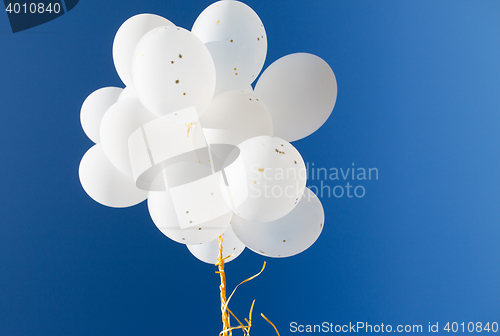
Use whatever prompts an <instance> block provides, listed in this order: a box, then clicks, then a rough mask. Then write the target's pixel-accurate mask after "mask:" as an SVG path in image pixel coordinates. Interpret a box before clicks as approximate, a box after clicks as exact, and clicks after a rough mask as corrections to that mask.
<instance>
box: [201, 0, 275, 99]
mask: <svg viewBox="0 0 500 336" xmlns="http://www.w3.org/2000/svg"><path fill="white" fill-rule="evenodd" d="M192 32H193V34H195V35H196V36H198V37H199V38H200V39H201V40H202V41H203V43H205V45H206V46H207V48H208V50H209V51H210V54H211V55H212V58H213V60H214V63H215V69H216V72H217V89H216V94H219V93H222V92H224V91H229V90H244V89H245V88H246V87H248V85H249V84H251V83H252V82H253V81H254V80H255V79H256V78H257V76H258V75H259V73H260V71H261V70H262V67H263V66H264V62H265V60H266V53H267V37H266V31H265V29H264V25H263V24H262V21H261V20H260V18H259V16H258V15H257V14H256V13H255V12H254V11H253V9H251V8H250V7H248V6H247V5H245V4H244V3H242V2H239V1H218V2H215V3H213V4H211V5H210V6H208V7H207V8H206V9H205V10H204V11H203V12H202V13H201V14H200V16H198V18H197V19H196V22H195V23H194V25H193V28H192Z"/></svg>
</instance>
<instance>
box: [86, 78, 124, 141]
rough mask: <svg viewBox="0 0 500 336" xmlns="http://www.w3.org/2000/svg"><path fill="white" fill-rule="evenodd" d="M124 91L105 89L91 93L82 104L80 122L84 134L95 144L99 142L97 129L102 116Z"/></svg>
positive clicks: (113, 88)
mask: <svg viewBox="0 0 500 336" xmlns="http://www.w3.org/2000/svg"><path fill="white" fill-rule="evenodd" d="M123 91H124V90H123V89H121V88H117V87H105V88H102V89H99V90H96V91H94V92H92V93H91V94H90V95H89V96H88V97H87V99H85V101H84V102H83V105H82V109H81V111H80V121H81V123H82V128H83V131H84V132H85V134H87V136H88V137H89V139H90V140H92V141H93V142H95V143H98V142H100V141H101V139H100V136H99V128H100V127H101V120H102V116H103V115H104V113H106V111H107V110H108V109H109V108H110V107H111V105H113V104H114V103H116V101H117V100H118V97H119V96H120V95H121V94H122V92H123Z"/></svg>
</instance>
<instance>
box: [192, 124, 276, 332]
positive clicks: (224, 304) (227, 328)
mask: <svg viewBox="0 0 500 336" xmlns="http://www.w3.org/2000/svg"><path fill="white" fill-rule="evenodd" d="M188 136H189V126H188ZM223 241H224V234H222V235H220V236H219V255H218V260H217V263H216V264H215V266H218V269H219V270H218V271H216V272H215V273H218V274H219V275H220V286H219V289H220V306H221V312H222V331H221V332H220V333H219V335H221V336H232V335H233V330H236V329H242V330H243V333H244V336H250V328H251V327H252V312H253V307H254V305H255V300H253V302H252V306H251V307H250V313H249V314H248V319H246V318H245V322H246V323H247V325H244V324H243V323H241V321H240V320H239V319H238V318H237V317H236V315H234V314H233V312H232V311H231V310H230V309H229V308H228V304H229V300H231V298H232V297H233V295H234V293H235V292H236V289H238V287H239V286H240V285H242V284H244V283H245V282H248V281H250V280H252V279H255V278H256V277H258V276H259V275H260V274H261V273H262V272H263V271H264V269H265V268H266V262H265V261H264V265H263V266H262V269H261V270H260V272H259V273H257V274H255V275H254V276H252V277H250V278H248V279H246V280H243V281H242V282H240V283H239V284H238V286H236V287H235V288H234V290H233V292H232V293H231V295H229V298H226V273H225V271H224V263H225V261H226V259H228V258H230V257H232V256H233V255H229V256H227V257H223V255H222V249H223V248H222V242H223ZM230 315H232V316H233V317H234V318H235V319H236V321H237V322H238V323H239V326H235V327H231V321H230V319H229V316H230ZM260 315H261V316H262V317H263V318H264V319H265V320H266V321H267V322H269V323H270V324H271V325H272V326H273V328H274V330H275V331H276V333H277V334H278V336H280V334H279V332H278V329H277V328H276V326H275V325H274V324H273V323H272V322H271V321H270V320H269V319H268V318H267V317H265V316H264V314H260Z"/></svg>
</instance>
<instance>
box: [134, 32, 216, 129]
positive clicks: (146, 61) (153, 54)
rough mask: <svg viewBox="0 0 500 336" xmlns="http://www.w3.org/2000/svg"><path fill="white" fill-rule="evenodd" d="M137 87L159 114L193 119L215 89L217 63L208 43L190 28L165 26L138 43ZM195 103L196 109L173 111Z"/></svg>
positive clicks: (138, 91)
mask: <svg viewBox="0 0 500 336" xmlns="http://www.w3.org/2000/svg"><path fill="white" fill-rule="evenodd" d="M131 69H132V70H131V72H132V81H133V83H134V90H135V92H136V93H137V95H138V97H139V99H140V100H141V102H142V103H143V104H144V106H145V107H146V108H147V109H148V110H150V111H151V112H152V113H154V114H155V115H157V116H166V115H168V116H169V117H170V118H171V120H173V121H176V122H182V123H189V122H193V121H195V120H196V119H198V117H199V116H201V114H202V113H203V112H204V111H205V110H206V108H207V107H208V105H209V104H210V101H211V100H212V97H213V95H214V90H215V67H214V62H213V60H212V57H211V56H210V53H209V51H208V49H207V48H206V47H205V45H204V44H203V43H202V42H201V41H200V39H199V38H197V37H196V36H195V35H194V34H192V33H191V32H189V31H187V30H185V29H183V28H178V27H172V26H165V27H159V28H155V29H153V30H151V31H150V32H149V33H147V34H146V35H144V36H143V38H142V39H141V40H140V41H139V43H138V44H137V47H136V49H135V51H134V57H133V60H132V68H131ZM191 107H194V108H195V110H196V113H195V114H194V115H190V114H187V115H186V113H178V114H177V115H175V114H174V112H178V111H180V110H185V109H188V108H191Z"/></svg>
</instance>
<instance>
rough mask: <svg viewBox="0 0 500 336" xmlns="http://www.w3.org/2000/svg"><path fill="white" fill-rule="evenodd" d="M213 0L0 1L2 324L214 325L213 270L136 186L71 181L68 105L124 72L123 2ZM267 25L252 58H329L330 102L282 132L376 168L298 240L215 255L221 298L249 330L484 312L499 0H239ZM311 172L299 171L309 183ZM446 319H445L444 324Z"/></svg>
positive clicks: (80, 144)
mask: <svg viewBox="0 0 500 336" xmlns="http://www.w3.org/2000/svg"><path fill="white" fill-rule="evenodd" d="M210 3H211V1H198V0H196V1H191V2H189V3H186V2H180V1H179V2H173V1H146V2H139V1H95V0H81V1H80V3H79V4H78V5H77V6H76V7H75V8H74V9H73V10H72V11H71V12H69V13H67V14H65V15H63V16H62V17H60V18H58V19H56V20H54V21H51V22H49V23H47V24H44V25H42V26H39V27H35V28H33V29H30V30H27V31H25V32H20V33H16V34H13V33H12V32H11V30H10V26H9V23H8V19H7V15H6V14H3V15H0V42H1V48H2V52H1V53H0V60H1V61H0V74H1V76H2V81H1V83H0V92H1V100H0V111H1V113H2V123H1V124H0V140H1V143H2V144H3V145H2V146H1V149H0V151H1V152H0V153H1V157H2V158H3V159H2V164H1V169H0V171H1V173H2V181H1V183H0V186H1V189H0V190H1V192H0V201H1V203H0V204H1V205H0V212H1V215H2V216H1V217H2V219H1V221H0V312H1V313H0V335H170V334H176V335H195V334H196V335H197V334H201V333H203V334H213V335H216V334H217V333H218V332H219V331H220V328H221V326H220V325H221V323H220V310H219V292H218V284H219V278H218V275H217V274H215V273H214V271H215V267H214V266H211V265H208V264H204V263H202V262H200V261H198V260H197V259H195V258H194V257H193V256H191V254H190V253H189V252H188V250H187V249H186V248H185V247H184V246H182V245H180V244H177V243H175V242H173V241H170V240H169V239H168V238H167V237H165V236H163V235H162V234H161V233H160V232H159V231H158V230H157V228H156V227H155V225H154V224H153V222H152V221H151V219H150V217H149V214H148V211H147V206H146V204H145V203H141V204H139V205H137V206H134V207H131V208H127V209H111V208H107V207H104V206H101V205H99V204H98V203H96V202H94V201H93V200H92V199H91V198H89V197H88V196H87V195H86V194H85V192H84V191H83V189H82V188H81V186H80V182H79V180H78V165H79V162H80V159H81V157H82V156H83V154H84V153H85V152H86V151H87V149H88V148H90V147H91V146H92V142H91V141H90V140H89V139H88V138H87V137H86V135H85V133H84V132H83V130H82V129H81V126H80V119H79V118H80V115H79V113H80V107H81V104H82V103H83V101H84V100H85V98H86V97H87V96H88V95H89V94H90V93H91V92H93V91H94V90H96V89H98V88H101V87H105V86H121V87H123V85H122V83H121V82H120V79H119V77H118V75H117V74H116V72H115V70H114V67H113V61H112V55H111V47H112V42H113V37H114V34H115V33H116V31H117V29H118V27H119V26H120V25H121V23H122V22H123V21H125V20H126V19H127V18H129V17H131V16H133V15H135V14H139V13H154V14H159V15H162V16H164V17H166V18H167V19H169V20H171V21H172V22H174V23H175V24H176V25H178V26H181V27H184V28H187V29H190V28H191V26H192V24H193V22H194V20H195V19H196V17H197V16H198V14H199V13H201V11H202V10H203V9H204V8H205V7H207V6H208V5H209V4H210ZM246 3H247V4H248V5H250V6H251V7H252V8H253V9H254V10H255V11H256V12H257V13H258V14H259V16H260V18H261V20H262V21H263V23H264V25H265V28H266V32H267V36H268V42H269V45H268V56H267V60H266V65H265V67H267V66H268V65H270V64H271V63H272V62H273V61H275V60H276V59H278V58H280V57H282V56H284V55H287V54H290V53H293V52H309V53H313V54H316V55H318V56H320V57H322V58H323V59H324V60H325V61H327V62H328V63H329V64H330V66H331V67H332V69H333V71H334V72H335V75H336V77H337V82H338V98H337V104H336V106H335V109H334V111H333V113H332V115H331V117H330V119H329V120H328V121H327V122H326V123H325V124H324V126H323V127H322V128H321V129H319V130H318V131H317V132H316V133H314V134H313V135H311V136H309V137H307V138H305V139H303V140H300V141H297V142H295V143H294V145H295V146H296V148H297V149H298V150H299V151H300V153H301V154H302V156H303V158H304V160H305V161H306V162H309V164H310V165H312V163H314V164H315V167H327V168H332V167H335V168H343V169H347V168H350V167H352V166H353V164H354V166H355V167H363V168H377V169H378V172H379V176H378V180H376V179H372V180H371V181H342V180H340V181H323V183H324V184H326V185H328V186H330V187H331V188H333V187H335V186H336V185H342V186H343V185H345V183H346V182H350V183H351V184H353V185H362V186H363V187H364V188H365V190H366V194H365V196H364V197H362V198H356V197H353V198H348V197H345V196H344V197H341V198H336V197H323V198H321V201H322V203H323V206H324V209H325V216H326V221H325V228H324V230H323V233H322V235H321V236H320V238H319V239H318V241H317V242H316V243H315V244H314V245H313V246H312V247H311V248H310V249H308V250H307V251H305V252H304V253H302V254H299V255H297V256H295V257H291V258H286V259H265V258H263V257H262V256H259V255H256V254H254V253H252V252H251V251H249V250H246V251H245V252H244V253H243V254H242V255H241V256H240V257H238V259H236V260H235V261H233V262H231V263H229V264H228V265H227V267H226V270H227V272H228V273H227V276H228V287H229V288H232V287H234V286H235V285H236V284H237V283H239V281H241V280H243V279H246V278H247V277H249V276H251V275H253V274H254V273H256V272H258V270H260V268H261V266H262V263H263V261H264V260H266V261H267V263H268V264H267V267H266V270H265V271H264V273H263V274H262V275H261V276H259V277H258V278H257V279H255V280H253V281H251V282H249V283H246V284H244V285H243V286H241V287H240V288H239V289H238V292H237V294H236V296H235V298H234V300H233V301H232V306H231V309H232V310H233V311H234V312H235V313H236V314H237V315H238V316H246V315H247V314H248V309H249V308H250V304H251V302H252V300H253V299H256V306H255V310H254V327H253V328H252V330H253V332H252V334H253V335H273V333H274V331H273V329H272V327H271V326H270V325H269V324H268V323H267V322H265V321H264V320H263V319H262V318H260V317H259V314H260V313H261V312H262V313H264V314H265V315H266V316H267V317H269V318H270V319H271V320H272V321H273V322H274V323H275V324H276V326H277V327H278V329H279V331H280V334H281V335H293V334H297V333H292V332H291V331H290V328H289V325H290V323H291V322H297V323H299V324H320V323H322V322H325V321H327V322H330V323H333V324H334V325H335V324H339V325H342V324H348V323H349V322H351V323H356V322H358V321H361V322H367V323H370V324H372V325H380V324H381V323H384V324H385V325H386V324H392V325H393V326H396V325H398V324H401V325H406V324H411V325H413V324H420V325H423V326H424V330H427V326H428V323H429V322H431V323H432V324H435V323H436V322H439V326H440V329H442V327H443V326H444V325H445V323H446V322H458V323H462V322H465V323H466V324H467V323H468V322H482V323H483V324H485V323H486V322H490V324H491V322H497V323H500V321H499V316H500V301H499V299H500V286H499V279H500V247H499V246H500V244H499V243H498V242H499V240H500V206H499V205H498V202H499V201H500V191H499V190H500V189H499V185H500V154H499V151H498V149H499V147H500V146H499V145H500V133H499V132H498V129H499V125H500V20H499V19H498V18H499V17H500V2H498V1H494V0H491V1H486V0H480V1H472V0H469V1H462V0H448V1H444V0H434V1H427V0H418V1H417V0H411V1H410V0H380V1H368V0H364V1H363V0H352V1H340V0H328V1H327V0H323V1H317V0H311V1H308V2H303V1H301V2H299V1H273V2H269V1H262V0H252V1H248V2H246ZM320 183H321V181H309V182H308V184H309V185H317V186H320ZM440 333H445V332H444V331H443V330H440Z"/></svg>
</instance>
